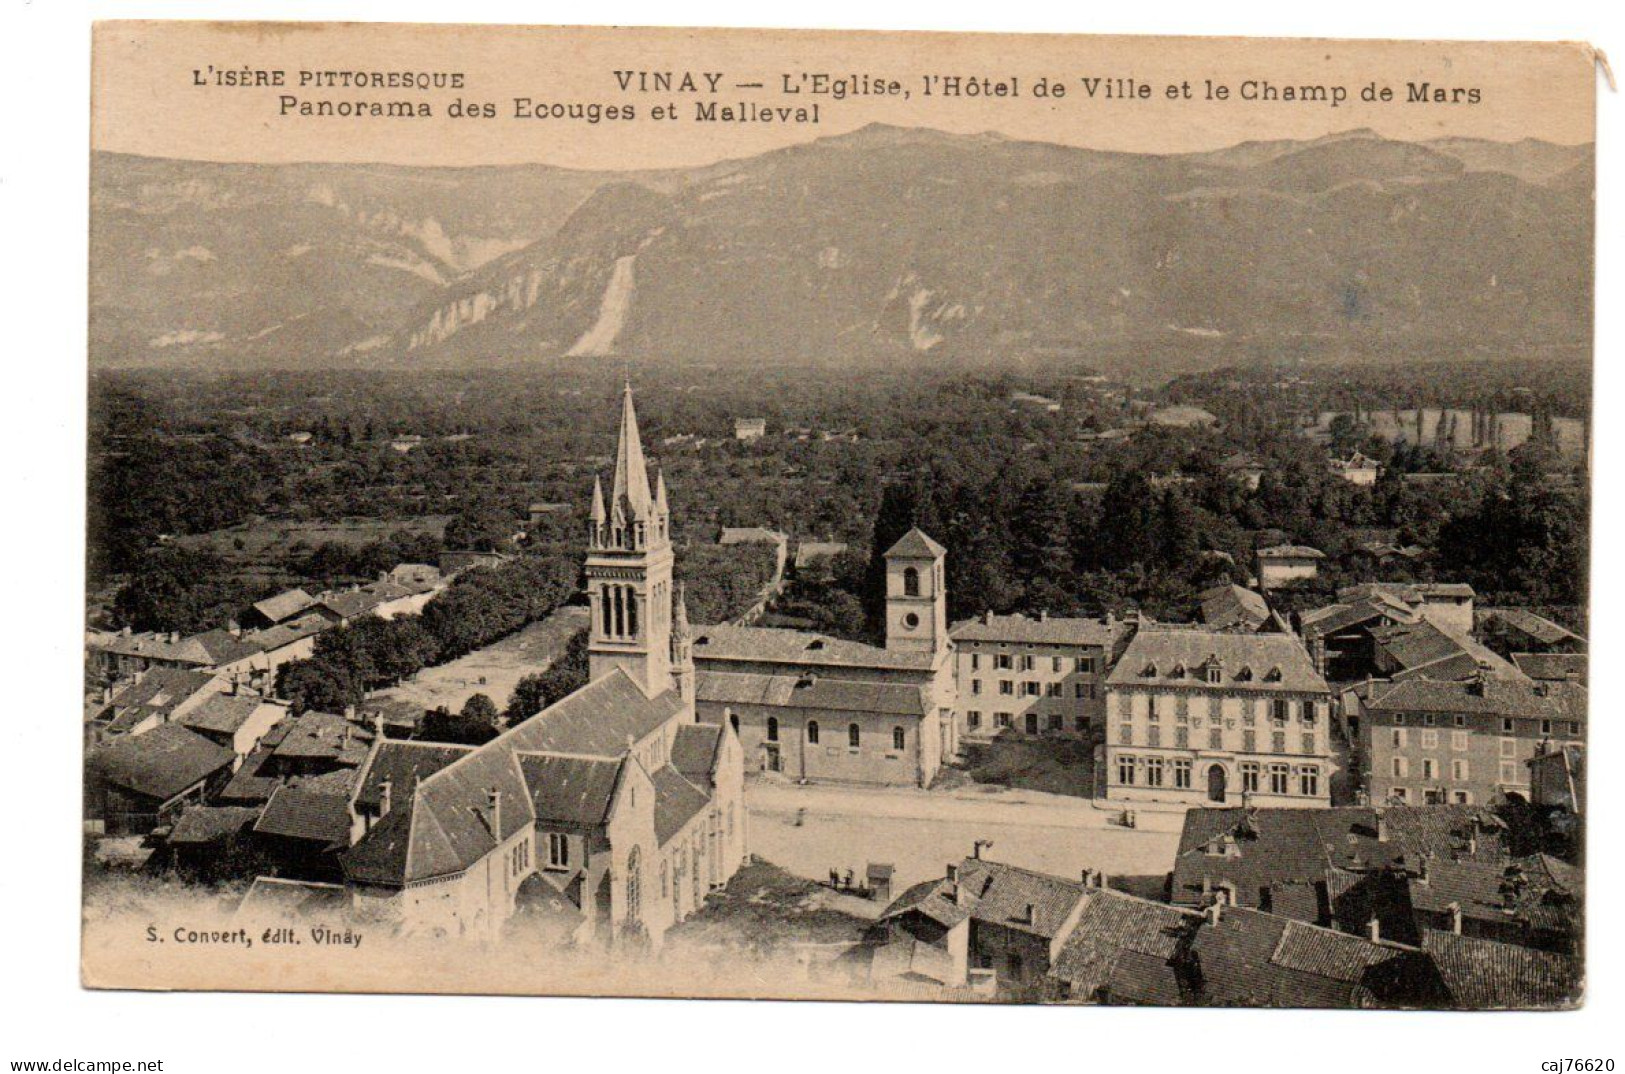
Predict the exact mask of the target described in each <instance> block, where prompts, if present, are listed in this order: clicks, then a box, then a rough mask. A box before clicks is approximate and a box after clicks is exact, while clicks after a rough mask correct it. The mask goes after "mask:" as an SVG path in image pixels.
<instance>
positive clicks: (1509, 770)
mask: <svg viewBox="0 0 1625 1074" xmlns="http://www.w3.org/2000/svg"><path fill="white" fill-rule="evenodd" d="M1501 782H1502V783H1517V782H1518V766H1517V764H1516V763H1515V762H1513V761H1502V762H1501Z"/></svg>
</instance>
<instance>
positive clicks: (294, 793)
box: [253, 785, 350, 880]
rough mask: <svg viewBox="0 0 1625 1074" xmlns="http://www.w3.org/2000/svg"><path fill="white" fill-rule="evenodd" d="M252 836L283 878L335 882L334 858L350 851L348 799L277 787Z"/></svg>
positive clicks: (323, 792) (319, 791)
mask: <svg viewBox="0 0 1625 1074" xmlns="http://www.w3.org/2000/svg"><path fill="white" fill-rule="evenodd" d="M253 831H254V838H255V842H256V844H257V845H258V846H259V847H260V849H261V851H262V852H263V853H264V854H265V856H266V857H267V858H268V859H270V860H271V861H273V862H275V863H277V867H278V868H279V870H280V871H281V872H282V873H283V875H288V876H294V877H299V878H303V879H310V880H326V879H334V880H336V879H339V878H341V877H342V876H343V870H342V868H341V866H340V864H339V859H338V855H339V854H340V852H342V851H343V850H345V849H346V848H347V847H348V846H349V845H350V803H349V798H348V796H347V795H345V794H342V793H333V792H332V791H331V790H330V789H327V788H320V789H313V788H308V787H293V786H287V785H283V786H280V787H278V788H277V789H276V790H275V791H273V792H272V794H271V797H270V800H269V801H267V802H266V803H265V808H264V809H263V810H262V811H261V813H260V816H259V819H258V820H256V821H255V822H254V829H253Z"/></svg>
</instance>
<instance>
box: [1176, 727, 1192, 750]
mask: <svg viewBox="0 0 1625 1074" xmlns="http://www.w3.org/2000/svg"><path fill="white" fill-rule="evenodd" d="M1174 745H1176V746H1178V747H1179V748H1180V749H1182V750H1187V749H1190V745H1191V729H1190V728H1189V727H1185V726H1183V725H1181V726H1179V727H1176V728H1174Z"/></svg>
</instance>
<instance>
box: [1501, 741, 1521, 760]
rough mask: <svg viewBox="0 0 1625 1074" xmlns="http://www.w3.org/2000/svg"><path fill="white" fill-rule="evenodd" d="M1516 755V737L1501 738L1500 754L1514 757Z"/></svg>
mask: <svg viewBox="0 0 1625 1074" xmlns="http://www.w3.org/2000/svg"><path fill="white" fill-rule="evenodd" d="M1517 755H1518V742H1517V740H1516V739H1511V738H1503V739H1502V740H1501V756H1502V757H1516V756H1517Z"/></svg>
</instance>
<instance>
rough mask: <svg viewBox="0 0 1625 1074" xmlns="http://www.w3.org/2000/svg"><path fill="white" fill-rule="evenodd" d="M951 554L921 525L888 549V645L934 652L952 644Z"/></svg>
mask: <svg viewBox="0 0 1625 1074" xmlns="http://www.w3.org/2000/svg"><path fill="white" fill-rule="evenodd" d="M947 557H948V550H947V549H946V548H944V547H942V546H941V545H940V544H938V543H937V542H935V541H933V540H932V539H931V538H929V537H927V536H926V535H925V534H924V533H922V532H921V531H920V530H919V529H918V528H915V529H911V530H909V531H908V532H907V533H905V534H903V538H902V540H900V541H898V542H897V543H896V544H894V545H892V546H891V548H890V549H889V550H888V551H887V552H886V648H888V649H899V650H902V651H904V652H924V653H932V652H936V651H937V650H939V649H941V648H942V647H943V646H945V645H947V644H948V599H947V586H946V583H945V581H944V578H943V565H944V563H945V562H946V560H947Z"/></svg>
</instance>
